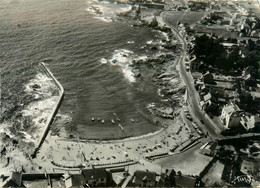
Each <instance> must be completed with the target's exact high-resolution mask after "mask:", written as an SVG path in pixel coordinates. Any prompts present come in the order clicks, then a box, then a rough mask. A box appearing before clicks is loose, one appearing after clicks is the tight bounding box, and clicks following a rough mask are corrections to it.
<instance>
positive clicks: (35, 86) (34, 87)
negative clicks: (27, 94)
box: [31, 84, 41, 89]
mask: <svg viewBox="0 0 260 188" xmlns="http://www.w3.org/2000/svg"><path fill="white" fill-rule="evenodd" d="M31 88H33V89H39V88H41V86H39V85H38V84H34V85H32V86H31Z"/></svg>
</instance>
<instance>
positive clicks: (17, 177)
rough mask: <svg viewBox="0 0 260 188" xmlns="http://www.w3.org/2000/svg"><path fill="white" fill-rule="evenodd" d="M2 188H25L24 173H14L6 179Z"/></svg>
mask: <svg viewBox="0 0 260 188" xmlns="http://www.w3.org/2000/svg"><path fill="white" fill-rule="evenodd" d="M1 187H24V186H23V185H22V173H20V172H12V174H11V175H10V176H9V177H8V178H7V179H4V180H3V182H2V185H1Z"/></svg>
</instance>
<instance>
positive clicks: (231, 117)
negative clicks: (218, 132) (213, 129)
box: [220, 104, 242, 129]
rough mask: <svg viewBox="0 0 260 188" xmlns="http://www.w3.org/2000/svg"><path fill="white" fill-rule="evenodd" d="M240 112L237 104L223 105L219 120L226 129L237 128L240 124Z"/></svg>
mask: <svg viewBox="0 0 260 188" xmlns="http://www.w3.org/2000/svg"><path fill="white" fill-rule="evenodd" d="M241 112H242V111H241V110H240V109H239V108H238V106H237V105H233V104H231V105H229V106H225V107H224V108H223V109H222V112H221V116H220V121H221V122H222V123H223V124H224V126H225V128H227V129H233V128H238V127H239V126H240V119H241V115H240V113H241Z"/></svg>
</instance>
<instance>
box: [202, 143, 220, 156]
mask: <svg viewBox="0 0 260 188" xmlns="http://www.w3.org/2000/svg"><path fill="white" fill-rule="evenodd" d="M217 146H218V143H217V142H207V143H206V144H204V145H203V146H201V148H200V152H201V153H202V154H203V155H208V156H213V155H214V154H215V151H216V148H217Z"/></svg>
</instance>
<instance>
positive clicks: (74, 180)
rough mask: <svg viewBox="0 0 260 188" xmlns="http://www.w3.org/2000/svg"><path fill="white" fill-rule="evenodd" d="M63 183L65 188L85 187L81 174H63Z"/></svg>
mask: <svg viewBox="0 0 260 188" xmlns="http://www.w3.org/2000/svg"><path fill="white" fill-rule="evenodd" d="M64 181H65V187H66V188H84V185H86V182H85V180H84V177H83V175H82V174H73V175H72V174H65V175H64Z"/></svg>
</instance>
